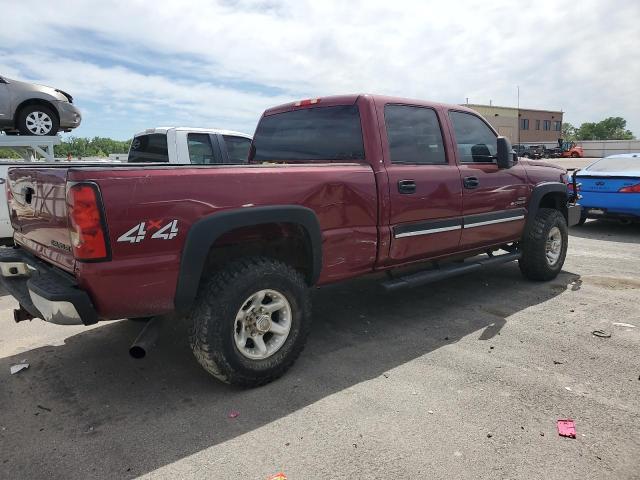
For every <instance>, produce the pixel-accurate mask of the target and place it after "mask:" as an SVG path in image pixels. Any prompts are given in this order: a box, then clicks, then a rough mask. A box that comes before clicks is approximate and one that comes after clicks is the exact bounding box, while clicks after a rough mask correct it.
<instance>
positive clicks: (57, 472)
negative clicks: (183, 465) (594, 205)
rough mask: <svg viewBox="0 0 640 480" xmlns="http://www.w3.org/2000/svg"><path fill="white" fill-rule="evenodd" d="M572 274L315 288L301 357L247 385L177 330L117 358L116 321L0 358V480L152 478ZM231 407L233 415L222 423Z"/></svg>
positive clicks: (542, 294)
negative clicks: (214, 367) (270, 379)
mask: <svg viewBox="0 0 640 480" xmlns="http://www.w3.org/2000/svg"><path fill="white" fill-rule="evenodd" d="M578 278H579V277H578V276H577V275H574V274H570V273H566V272H563V273H562V274H561V275H560V276H559V277H558V278H557V279H556V280H554V281H552V282H549V283H531V282H528V281H526V280H524V279H523V278H522V277H521V276H520V272H519V271H518V267H517V265H515V264H511V265H505V266H502V267H499V268H495V269H491V270H487V271H484V272H479V273H476V274H472V275H468V276H466V277H461V278H457V279H452V280H449V281H444V282H441V283H438V284H433V285H427V286H424V287H421V288H418V289H414V290H406V291H401V292H397V293H395V294H393V295H391V294H384V293H382V292H381V289H379V287H378V286H377V280H376V279H371V278H369V279H360V280H357V281H352V282H348V283H346V284H341V285H336V286H332V287H327V288H323V289H320V290H317V291H315V292H314V328H313V331H312V334H311V336H310V338H309V342H308V345H307V348H306V350H305V351H304V352H303V354H302V356H301V358H300V359H299V360H298V362H297V364H296V365H295V366H294V367H293V368H292V369H291V370H290V371H289V373H288V374H286V375H285V377H283V378H282V379H280V380H278V381H276V382H274V383H272V384H270V385H267V386H265V387H262V388H258V389H254V390H240V389H237V388H232V387H229V386H227V385H224V384H222V383H218V382H217V381H215V380H214V379H213V378H211V377H209V376H208V375H207V374H206V373H205V372H204V371H203V370H202V369H201V368H200V367H199V366H198V365H197V363H196V362H195V360H194V359H193V357H192V355H191V352H190V350H189V349H188V347H187V345H186V339H185V334H184V333H183V331H182V328H183V326H181V325H178V324H173V325H170V326H169V327H168V330H166V331H165V332H164V335H163V337H162V339H161V344H160V345H159V346H158V348H157V350H154V351H153V352H151V353H150V355H149V356H148V357H147V358H146V359H145V360H142V361H139V360H138V361H136V360H133V359H130V358H129V357H128V356H127V348H128V346H129V344H130V342H131V341H132V340H133V339H134V338H135V336H136V334H137V333H138V331H139V330H140V328H141V325H140V324H139V323H135V322H128V321H121V322H114V323H112V324H107V325H105V326H103V327H101V328H97V329H94V330H91V331H87V332H85V333H82V334H79V335H76V336H73V337H70V338H68V339H67V340H66V343H65V345H63V346H57V347H54V346H49V347H43V348H37V349H34V350H31V351H28V352H26V353H24V354H20V355H17V356H14V357H9V358H3V359H0V372H1V373H0V405H1V413H0V427H2V431H0V445H2V447H1V449H0V477H3V478H36V477H49V478H51V477H53V478H66V479H72V478H79V479H80V478H81V479H86V478H116V477H117V478H130V477H134V476H137V475H140V474H143V473H145V472H149V471H153V470H155V469H157V468H159V467H161V466H163V465H167V464H170V463H172V462H174V461H176V460H178V459H181V458H184V457H186V456H189V455H191V454H194V453H196V452H199V451H201V450H203V449H206V448H208V447H211V446H213V445H216V444H219V443H221V442H225V441H226V440H229V439H232V438H234V437H237V436H239V435H243V434H245V433H248V432H251V431H253V430H254V429H257V428H259V427H261V426H263V425H265V424H267V423H270V422H273V421H275V420H278V419H280V418H282V417H285V416H287V415H289V414H291V413H292V412H295V411H297V410H299V409H301V408H303V407H305V406H307V405H310V404H312V403H314V402H317V401H319V400H321V399H323V398H325V397H327V396H329V395H331V394H333V393H336V392H339V391H341V390H343V389H345V388H347V387H350V386H353V385H355V384H357V383H359V382H363V381H366V380H368V379H372V378H376V377H378V376H380V375H382V374H383V373H385V372H387V371H389V370H390V369H393V368H394V367H397V366H399V365H402V364H404V363H406V362H408V361H411V360H413V359H415V358H417V357H420V356H423V355H428V354H429V353H430V352H432V351H434V350H436V349H438V348H440V347H443V346H445V345H448V344H452V343H455V342H457V341H458V340H460V339H461V338H462V337H465V336H468V335H474V336H476V337H477V340H478V341H479V342H482V341H486V340H488V339H491V338H492V337H494V336H495V335H499V334H500V330H501V329H502V327H503V326H504V325H505V322H506V321H507V320H506V318H507V317H509V316H510V315H512V314H514V313H516V312H519V311H521V310H523V309H526V308H528V307H530V306H532V305H536V304H539V303H542V302H545V301H547V300H549V299H550V298H553V297H554V296H556V295H559V294H560V293H561V292H563V291H564V290H566V289H567V287H568V285H569V284H570V283H571V282H574V281H576V280H578ZM23 358H24V359H27V360H28V361H29V362H30V363H31V368H29V370H26V371H23V372H21V373H20V374H18V375H14V376H9V375H8V370H9V366H10V365H11V364H13V363H16V362H19V361H21V360H22V359H23ZM232 409H233V410H237V411H239V412H240V416H239V417H238V418H236V419H229V418H227V414H228V412H229V411H230V410H232ZM3 471H4V472H5V474H3V473H2V472H3ZM9 473H10V474H9Z"/></svg>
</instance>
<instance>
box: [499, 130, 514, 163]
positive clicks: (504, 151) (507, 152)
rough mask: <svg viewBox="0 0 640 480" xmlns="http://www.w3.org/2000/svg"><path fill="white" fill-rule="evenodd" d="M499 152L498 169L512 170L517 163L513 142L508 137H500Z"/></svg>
mask: <svg viewBox="0 0 640 480" xmlns="http://www.w3.org/2000/svg"><path fill="white" fill-rule="evenodd" d="M497 140H498V145H497V146H498V149H497V150H498V151H497V154H496V162H497V164H498V168H511V167H513V164H514V163H515V159H516V158H517V157H516V154H514V153H513V149H512V148H511V142H510V141H509V140H508V139H507V138H506V137H498V139H497Z"/></svg>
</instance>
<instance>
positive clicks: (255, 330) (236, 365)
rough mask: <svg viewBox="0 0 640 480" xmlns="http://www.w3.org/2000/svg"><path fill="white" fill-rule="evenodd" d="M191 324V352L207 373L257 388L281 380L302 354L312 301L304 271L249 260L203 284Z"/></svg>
mask: <svg viewBox="0 0 640 480" xmlns="http://www.w3.org/2000/svg"><path fill="white" fill-rule="evenodd" d="M189 321H190V325H191V327H190V332H189V343H190V345H191V349H192V351H193V354H194V356H195V357H196V359H197V360H198V362H199V363H200V365H202V367H204V369H205V370H206V371H207V372H209V373H210V374H211V375H213V376H214V377H216V378H217V379H218V380H221V381H223V382H226V383H229V384H233V385H239V386H243V387H256V386H259V385H264V384H266V383H269V382H271V381H273V380H275V379H276V378H278V377H280V376H282V375H283V374H284V373H285V372H286V371H287V370H288V369H289V367H291V365H293V363H294V362H295V360H296V359H297V358H298V356H299V355H300V353H301V352H302V350H303V348H304V344H305V342H306V339H307V335H308V334H309V330H310V327H311V301H310V296H309V292H308V289H307V285H306V283H305V281H304V278H303V276H302V274H301V273H300V272H298V271H296V270H295V269H293V268H292V267H290V266H289V265H287V264H285V263H282V262H279V261H276V260H272V259H269V258H264V257H255V258H245V259H240V260H237V261H234V262H232V263H230V264H229V265H227V266H226V267H224V268H223V269H222V270H220V271H218V272H216V273H215V274H213V275H212V276H211V277H210V278H208V279H204V280H203V281H202V283H201V285H200V289H199V292H198V294H197V296H196V300H195V302H194V306H193V308H192V310H191V313H190V314H189Z"/></svg>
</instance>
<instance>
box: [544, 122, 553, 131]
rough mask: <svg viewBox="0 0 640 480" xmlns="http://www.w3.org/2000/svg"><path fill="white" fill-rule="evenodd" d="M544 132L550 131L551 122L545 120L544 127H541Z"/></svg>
mask: <svg viewBox="0 0 640 480" xmlns="http://www.w3.org/2000/svg"><path fill="white" fill-rule="evenodd" d="M543 129H544V130H547V131H548V130H551V120H545V121H544V126H543Z"/></svg>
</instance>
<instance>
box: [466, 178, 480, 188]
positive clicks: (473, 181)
mask: <svg viewBox="0 0 640 480" xmlns="http://www.w3.org/2000/svg"><path fill="white" fill-rule="evenodd" d="M462 183H463V185H464V188H477V187H478V185H480V180H478V177H464V179H463V180H462Z"/></svg>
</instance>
